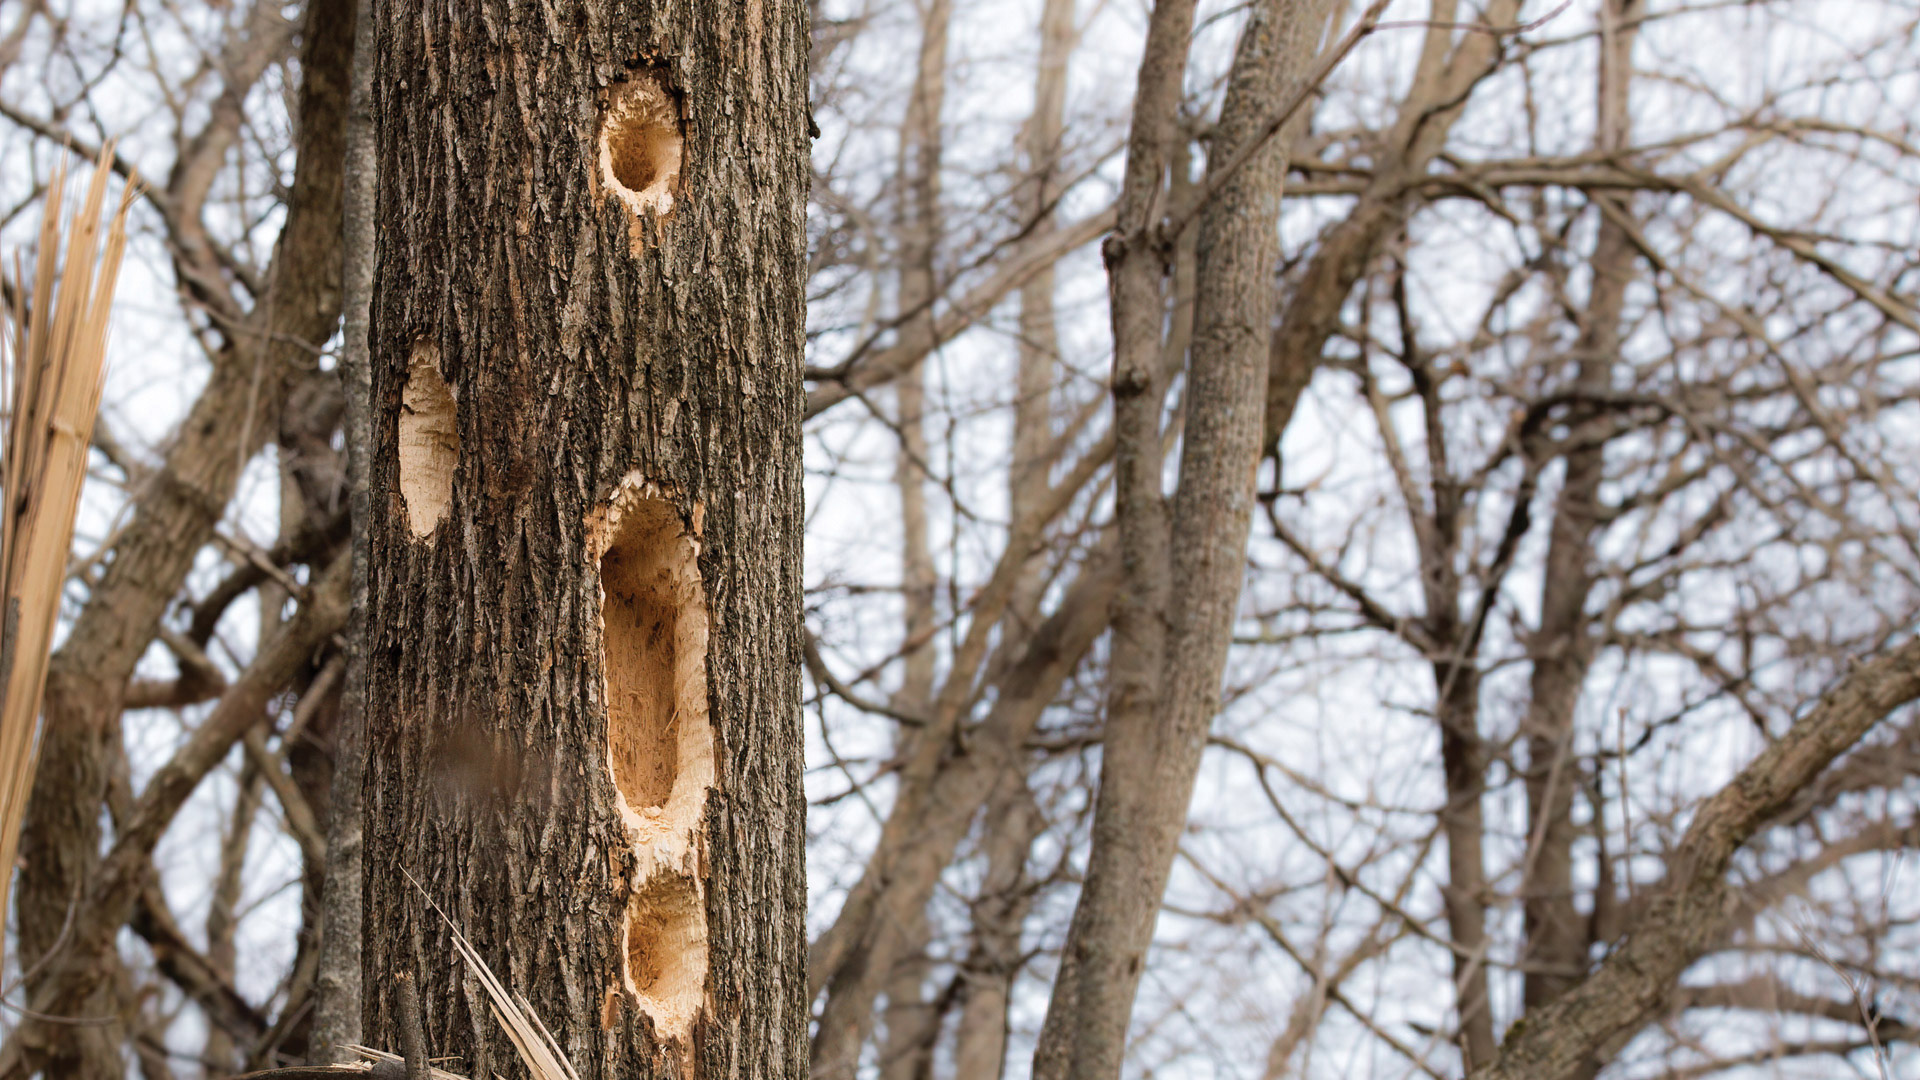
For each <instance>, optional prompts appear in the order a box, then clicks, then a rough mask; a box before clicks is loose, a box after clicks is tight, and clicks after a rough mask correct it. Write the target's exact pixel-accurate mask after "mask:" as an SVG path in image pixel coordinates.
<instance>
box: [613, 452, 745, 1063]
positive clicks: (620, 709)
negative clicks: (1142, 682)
mask: <svg viewBox="0 0 1920 1080" xmlns="http://www.w3.org/2000/svg"><path fill="white" fill-rule="evenodd" d="M698 517H699V515H698V514H697V513H696V515H695V520H696V521H697V520H698ZM587 536H588V544H589V550H590V551H591V552H592V553H593V554H594V555H595V557H596V558H597V559H598V562H599V567H600V594H601V602H600V603H601V606H600V622H601V627H600V633H601V642H602V650H603V652H602V657H601V664H602V670H603V672H604V675H605V679H606V703H607V769H608V772H609V774H610V775H611V777H612V779H613V786H614V789H615V801H616V805H617V807H618V809H619V811H620V815H621V819H622V821H623V822H624V823H625V825H626V831H627V840H628V842H629V843H630V844H631V845H632V848H633V856H634V864H635V869H634V873H633V882H632V893H631V895H630V896H629V900H628V909H627V922H626V926H625V928H624V932H625V938H626V967H625V971H624V972H623V979H622V981H623V983H624V986H625V989H626V990H627V991H629V992H631V993H632V994H633V995H634V997H635V998H636V1000H637V1001H638V1003H639V1005H640V1007H641V1009H642V1010H644V1011H645V1012H646V1013H647V1014H648V1015H649V1016H650V1017H652V1019H653V1022H654V1026H655V1028H656V1029H657V1030H658V1031H659V1033H660V1035H661V1037H662V1038H665V1039H684V1038H685V1037H686V1036H687V1035H689V1034H690V1033H691V1031H692V1028H693V1021H694V1018H695V1017H696V1016H697V1015H698V1013H699V1010H700V1005H701V1002H702V1000H703V997H704V994H705V985H706V973H707V919H706V898H705V882H704V881H703V880H702V878H701V860H700V858H699V850H698V845H699V842H700V839H701V837H700V830H701V821H702V815H703V813H704V811H705V807H706V801H707V793H708V792H709V791H710V790H711V789H712V788H713V784H714V769H715V761H714V736H713V728H712V725H711V722H710V721H709V718H708V714H707V664H706V654H707V603H706V595H705V590H704V588H703V587H702V585H701V581H700V570H699V565H698V557H699V538H698V536H697V535H696V533H695V532H694V528H693V527H691V526H689V525H688V523H687V522H686V521H685V520H683V519H682V517H681V516H680V512H679V510H678V509H677V508H676V507H675V505H674V503H673V501H672V500H671V499H669V498H667V497H666V495H665V493H663V492H662V491H660V490H659V489H658V488H656V487H655V486H654V485H652V484H650V483H648V482H646V481H645V480H644V479H642V478H639V477H635V476H630V477H628V478H627V480H625V481H623V482H622V483H621V485H620V488H619V490H618V491H617V492H616V493H615V496H614V498H613V499H612V500H611V501H610V502H609V503H608V505H607V506H606V507H604V508H603V509H602V510H600V511H599V512H598V513H596V514H595V515H594V516H593V518H592V519H591V520H589V522H588V523H587Z"/></svg>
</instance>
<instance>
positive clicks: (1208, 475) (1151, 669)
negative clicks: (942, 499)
mask: <svg viewBox="0 0 1920 1080" xmlns="http://www.w3.org/2000/svg"><path fill="white" fill-rule="evenodd" d="M1331 6H1332V5H1331V4H1329V3H1326V2H1324V0H1312V2H1308V3H1301V4H1287V3H1282V2H1280V0H1263V2H1261V3H1257V4H1255V5H1254V6H1253V8H1252V10H1251V11H1250V12H1249V14H1248V16H1247V26H1246V29H1245V30H1244V31H1243V32H1242V33H1241V36H1240V44H1239V47H1238V49H1237V51H1236V53H1235V56H1234V62H1233V69H1232V71H1231V72H1230V73H1229V75H1228V80H1227V97H1226V103H1225V105H1224V106H1223V107H1222V110H1221V116H1220V124H1219V127H1218V129H1217V131H1216V134H1215V141H1214V145H1213V149H1212V152H1211V156H1210V159H1209V173H1210V178H1218V179H1219V180H1220V181H1221V186H1220V188H1219V190H1218V192H1217V194H1216V195H1215V196H1214V198H1213V201H1212V202H1211V203H1209V204H1208V205H1207V206H1205V207H1204V208H1203V209H1202V211H1201V214H1200V219H1199V229H1200V239H1199V259H1198V263H1197V266H1196V275H1197V276H1196V286H1197V287H1196V293H1195V296H1196V300H1195V306H1194V332H1193V344H1192V347H1191V350H1190V356H1191V359H1190V362H1189V365H1188V370H1187V412H1186V432H1185V437H1184V439H1183V443H1182V447H1181V453H1180V486H1179V491H1178V493H1177V494H1176V496H1175V498H1174V502H1173V506H1172V518H1171V521H1169V517H1168V512H1167V510H1168V508H1167V501H1166V499H1165V497H1164V496H1163V494H1162V484H1163V476H1162V472H1163V470H1162V469H1161V468H1160V467H1159V455H1158V453H1157V448H1158V446H1159V444H1160V439H1161V431H1160V420H1161V412H1162V400H1163V394H1164V381H1163V380H1162V379H1161V378H1160V372H1158V371H1155V370H1154V369H1155V368H1162V367H1163V364H1162V363H1160V356H1159V353H1160V347H1161V343H1162V338H1161V323H1162V315H1163V312H1164V300H1165V290H1164V288H1163V286H1164V284H1165V282H1164V278H1165V274H1166V271H1167V270H1168V269H1169V267H1168V266H1167V262H1166V258H1165V254H1164V253H1163V252H1159V251H1156V252H1153V254H1152V257H1151V259H1149V260H1147V261H1140V256H1141V255H1143V254H1145V252H1142V251H1141V250H1140V249H1139V247H1136V246H1135V245H1142V244H1144V243H1146V241H1147V238H1148V236H1149V235H1151V233H1152V232H1154V231H1157V226H1158V222H1157V219H1156V217H1155V215H1154V214H1153V212H1152V204H1153V203H1154V202H1155V201H1156V197H1157V196H1158V194H1159V192H1160V188H1161V176H1162V169H1163V164H1162V163H1163V162H1164V161H1165V159H1166V155H1167V153H1168V151H1169V150H1170V149H1171V147H1170V139H1169V136H1170V135H1171V134H1172V131H1171V128H1172V126H1173V121H1174V118H1175V117H1174V110H1173V107H1172V106H1174V105H1176V104H1177V102H1178V93H1179V86H1180V74H1181V72H1182V71H1183V70H1184V68H1185V53H1186V48H1187V37H1188V33H1189V31H1190V27H1191V22H1190V20H1191V19H1192V15H1193V12H1192V9H1191V7H1189V6H1183V5H1177V4H1174V3H1173V0H1163V2H1162V3H1161V4H1158V5H1156V6H1155V9H1154V16H1153V23H1152V24H1151V26H1150V29H1149V30H1148V40H1147V55H1146V58H1145V59H1144V60H1143V61H1142V64H1141V70H1140V86H1139V91H1138V95H1137V97H1136V100H1135V105H1134V109H1135V112H1134V129H1133V132H1132V135H1131V139H1130V141H1129V145H1128V162H1127V175H1126V180H1125V188H1124V189H1123V193H1122V195H1121V211H1120V214H1119V224H1118V230H1119V231H1118V232H1117V233H1116V236H1115V237H1114V238H1113V239H1110V240H1108V242H1107V250H1106V255H1107V266H1108V272H1109V275H1110V288H1109V295H1110V304H1111V306H1112V309H1113V316H1112V318H1113V332H1114V367H1113V397H1114V433H1115V438H1116V440H1117V455H1116V461H1117V464H1116V479H1115V517H1116V520H1117V523H1118V525H1119V530H1120V549H1121V563H1122V580H1121V585H1120V598H1119V600H1118V601H1117V603H1116V605H1115V608H1114V619H1113V626H1114V644H1113V652H1112V658H1111V661H1110V666H1109V676H1108V678H1109V681H1110V686H1109V691H1108V706H1107V726H1106V736H1105V739H1104V741H1103V743H1102V747H1101V763H1100V788H1099V792H1098V795H1097V796H1096V803H1095V808H1094V819H1093V848H1092V852H1091V854H1090V856H1089V859H1088V867H1087V878H1086V882H1085V884H1084V885H1083V886H1082V887H1081V892H1080V899H1079V902H1078V904H1077V905H1076V906H1075V908H1074V913H1073V923H1072V925H1071V927H1070V928H1069V929H1068V931H1067V942H1066V947H1065V949H1064V951H1063V954H1062V958H1061V964H1060V973H1059V975H1058V976H1057V977H1056V980H1055V985H1054V990H1053V997H1052V1000H1051V1001H1050V1002H1049V1004H1048V1007H1047V1018H1046V1021H1045V1023H1044V1025H1043V1027H1042V1028H1041V1032H1040V1040H1039V1044H1038V1046H1037V1047H1036V1049H1035V1053H1034V1070H1033V1071H1034V1076H1035V1077H1036V1078H1037V1080H1064V1078H1067V1077H1071V1078H1073V1080H1109V1078H1112V1077H1117V1076H1119V1075H1120V1067H1121V1062H1122V1059H1123V1057H1124V1055H1125V1052H1126V1043H1127V1026H1128V1022H1129V1020H1130V1018H1131V1016H1132V1012H1133V998H1134V993H1135V991H1136V989H1137V988H1138V987H1139V983H1140V976H1141V974H1142V971H1143V970H1144V968H1145V964H1146V953H1147V947H1148V945H1149V944H1150V943H1151V942H1152V939H1153V928H1154V924H1155V921H1156V920H1157V917H1158V915H1159V911H1160V898H1161V894H1162V892H1163V891H1164V890H1165V888H1166V883H1167V877H1168V875H1169V874H1170V873H1171V871H1172V868H1173V858H1174V853H1175V848H1176V846H1177V844H1178V842H1179V836H1180V830H1181V828H1182V826H1183V825H1184V824H1185V822H1186V816H1187V804H1188V802H1189V801H1190V799H1191V797H1192V794H1193V784H1194V778H1195V775H1196V773H1197V772H1198V769H1199V766H1200V758H1201V753H1202V750H1203V749H1204V747H1205V744H1206V737H1207V732H1208V729H1209V728H1210V726H1211V724H1212V720H1213V716H1214V713H1215V712H1216V711H1217V710H1218V707H1219V703H1220V679H1221V675H1222V673H1223V671H1224V670H1225V667H1226V660H1227V648H1228V645H1229V643H1230V640H1231V636H1232V631H1233V621H1234V615H1235V612H1236V610H1237V609H1238V606H1239V598H1240V581H1241V578H1242V576H1243V574H1244V572H1245V569H1246V551H1247V529H1248V526H1249V524H1250V522H1251V519H1252V512H1253V501H1254V472H1255V468H1256V467H1257V466H1258V465H1259V461H1260V450H1261V435H1262V424H1263V422H1264V419H1265V418H1264V415H1263V413H1262V411H1261V410H1257V409H1254V408H1252V407H1250V406H1249V404H1248V403H1249V402H1255V401H1262V400H1264V399H1265V396H1266V383H1267V355H1266V350H1267V337H1268V335H1267V327H1268V325H1269V324H1270V321H1271V318H1272V312H1273V293H1272V280H1273V273H1274V269H1275V267H1276V266H1277V264H1278V262H1279V254H1280V252H1279V248H1280V240H1279V233H1278V222H1279V215H1280V193H1281V187H1282V184H1283V182H1284V180H1285V177H1286V154H1285V152H1286V142H1287V140H1288V139H1289V138H1290V137H1291V133H1297V131H1298V130H1299V128H1298V126H1297V125H1296V124H1289V125H1288V126H1287V128H1286V129H1285V130H1283V131H1282V133H1281V134H1280V135H1279V136H1278V137H1277V138H1275V139H1272V140H1268V141H1267V142H1266V143H1265V145H1263V146H1261V145H1259V144H1257V143H1255V142H1254V140H1256V139H1260V138H1261V137H1262V136H1261V134H1260V132H1261V128H1262V125H1264V124H1265V122H1266V121H1267V119H1268V118H1269V117H1270V116H1272V115H1273V114H1274V113H1275V112H1277V111H1278V110H1279V107H1280V103H1281V102H1283V101H1286V100H1287V99H1288V97H1289V96H1290V95H1291V94H1292V93H1293V92H1295V91H1297V90H1299V89H1301V88H1302V86H1303V84H1304V82H1305V78H1306V75H1305V72H1306V69H1307V68H1308V67H1309V65H1310V62H1311V60H1312V58H1313V55H1314V52H1315V45H1316V44H1317V43H1318V42H1319V40H1320V37H1321V34H1322V32H1323V30H1324V29H1325V27H1326V22H1327V14H1328V10H1329V9H1330V7H1331ZM1256 146H1258V149H1257V150H1254V152H1253V154H1252V156H1251V157H1250V158H1248V159H1247V160H1246V164H1245V167H1244V168H1242V169H1240V170H1239V171H1238V172H1237V173H1234V174H1232V175H1231V176H1230V177H1229V176H1227V175H1225V174H1224V172H1220V173H1216V172H1214V171H1213V170H1215V169H1219V168H1221V167H1222V166H1223V165H1224V163H1225V162H1228V161H1231V160H1233V158H1234V157H1235V156H1236V155H1237V154H1240V153H1241V152H1242V151H1243V150H1248V149H1250V148H1253V147H1256ZM1142 155H1144V157H1145V160H1136V158H1138V157H1141V156H1142ZM1137 200H1144V205H1140V206H1137V207H1136V201H1137ZM1143 226H1145V227H1144V228H1143ZM1152 246H1156V247H1157V246H1158V245H1152ZM1130 248H1131V250H1129V249H1130ZM1176 535H1177V536H1178V538H1179V539H1178V542H1177V543H1175V542H1173V538H1174V536H1176Z"/></svg>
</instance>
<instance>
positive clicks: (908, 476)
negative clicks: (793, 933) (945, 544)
mask: <svg viewBox="0 0 1920 1080" xmlns="http://www.w3.org/2000/svg"><path fill="white" fill-rule="evenodd" d="M952 17H953V5H952V4H951V3H950V2H949V0H933V2H932V3H930V4H928V5H927V6H926V9H925V10H924V11H923V12H922V13H921V21H920V26H921V32H920V67H919V75H918V76H917V77H916V78H915V80H914V85H913V94H912V96H911V97H910V98H909V99H908V102H907V115H906V119H905V122H904V123H903V124H902V125H901V130H900V156H901V159H902V160H901V169H900V175H901V176H902V177H903V178H904V180H905V190H904V191H903V192H902V193H901V199H900V215H899V216H900V221H899V236H900V291H899V304H900V309H901V312H902V313H903V314H907V313H914V314H911V315H910V316H909V317H908V318H907V319H906V320H905V321H904V322H903V324H902V325H901V328H900V334H901V337H902V339H903V340H906V341H910V342H913V343H914V347H915V348H916V349H918V350H921V351H924V352H926V353H929V354H931V353H932V351H933V349H934V340H935V334H934V322H933V303H934V299H935V296H936V295H937V290H938V284H937V281H936V275H935V270H934V262H935V255H936V253H937V251H938V249H939V241H940V236H941V233H942V230H943V228H944V224H943V221H942V215H941V212H940V161H941V155H942V153H943V140H942V138H941V120H942V113H943V111H944V106H945V102H946V91H947V27H948V24H949V23H950V22H951V21H952ZM926 379H927V371H926V364H925V362H924V361H923V362H921V363H918V364H915V365H914V366H913V367H912V368H910V369H908V370H907V371H906V372H905V373H904V374H903V375H902V376H901V378H900V381H899V382H898V383H897V384H896V386H895V400H896V403H897V405H898V409H897V410H896V419H897V422H898V424H899V431H900V449H899V454H898V456H897V458H896V462H897V465H896V468H895V471H894V482H895V484H896V485H897V486H898V487H899V489H900V521H901V525H902V527H903V536H902V554H903V556H904V557H903V559H902V565H901V575H900V586H901V593H902V597H903V599H904V600H905V601H906V625H905V626H904V627H903V629H904V631H905V634H906V637H905V640H907V641H916V642H921V643H922V644H921V645H920V647H919V648H917V649H914V650H912V651H911V652H909V653H908V654H907V656H906V663H905V665H904V668H905V670H904V671H903V672H902V677H901V680H900V686H899V689H898V690H896V691H895V693H894V694H893V705H894V707H895V708H897V709H900V710H903V711H905V712H907V713H909V714H912V715H916V716H925V715H927V714H928V713H929V712H930V711H932V706H933V692H934V661H935V659H936V657H937V655H938V650H936V649H935V648H934V646H933V643H932V641H931V640H930V638H931V636H932V634H933V630H934V600H935V593H936V592H937V590H938V589H939V585H940V579H939V575H938V574H937V573H936V572H935V570H934V565H933V544H932V538H931V536H930V533H929V528H930V525H929V521H928V517H927V479H928V477H927V467H928V462H929V457H928V454H929V451H930V448H929V447H928V445H927V416H926V402H927V391H926ZM898 732H899V742H900V744H901V746H900V750H899V751H898V753H899V756H901V757H905V756H908V755H910V754H911V753H912V749H911V747H910V746H909V745H907V744H910V743H911V742H912V741H913V739H914V738H915V737H916V735H917V734H918V732H917V731H916V729H912V728H901V729H898ZM900 917H901V919H902V928H903V930H904V931H905V933H904V937H905V939H906V942H907V948H906V949H905V950H903V955H902V956H901V957H900V958H899V959H898V960H897V961H895V962H894V963H893V964H892V965H891V966H890V967H889V968H888V969H887V970H885V971H879V972H875V975H876V976H878V977H880V978H882V979H883V980H884V982H885V992H886V1001H887V1003H886V1011H885V1015H884V1021H883V1026H884V1027H885V1029H886V1039H885V1042H884V1044H883V1046H882V1048H881V1053H880V1076H881V1080H920V1078H921V1077H923V1076H925V1075H926V1074H927V1071H928V1070H929V1069H931V1067H932V1057H933V1040H934V1038H936V1037H937V1035H938V1033H939V1025H940V1014H939V1010H938V1008H936V1006H935V1005H934V1003H933V1002H931V1001H929V1000H927V990H926V982H927V979H928V977H929V976H930V975H931V974H932V969H933V964H932V961H931V960H930V959H929V958H928V956H927V944H928V941H929V939H930V936H931V933H932V929H931V927H930V926H929V925H928V922H927V912H926V909H925V908H924V907H923V908H920V909H918V910H915V911H911V912H902V913H901V916H900ZM864 1012H865V1015H866V1017H867V1020H866V1022H865V1023H864V1024H859V1023H856V1024H851V1025H839V1026H837V1027H835V1028H834V1029H832V1030H833V1031H834V1032H835V1033H836V1034H838V1035H840V1036H842V1039H843V1040H844V1038H845V1037H846V1036H847V1035H850V1034H855V1033H857V1034H859V1035H860V1036H861V1041H862V1042H864V1041H865V1036H866V1035H867V1034H869V1033H870V1031H871V1027H872V1023H873V1019H872V1018H873V1010H872V1009H871V1008H869V1009H866V1010H864ZM863 1029H864V1030H863ZM828 1030H829V1029H828V1028H827V1027H826V1026H825V1025H823V1026H822V1027H821V1031H822V1033H823V1034H824V1033H826V1032H827V1031H828ZM815 1049H816V1051H817V1050H820V1049H822V1047H820V1046H816V1048H815ZM828 1049H829V1052H830V1055H831V1060H833V1061H836V1062H839V1061H849V1060H857V1059H858V1057H859V1053H860V1043H858V1042H856V1043H854V1044H853V1045H852V1046H850V1047H849V1046H845V1045H842V1046H841V1047H839V1048H837V1049H834V1048H831V1047H829V1048H828ZM814 1075H815V1077H816V1078H820V1080H824V1078H825V1077H831V1076H837V1075H841V1074H840V1073H839V1072H838V1071H837V1070H836V1069H834V1068H832V1067H829V1068H827V1069H826V1070H824V1072H823V1071H822V1070H820V1069H818V1068H816V1069H815V1071H814Z"/></svg>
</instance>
